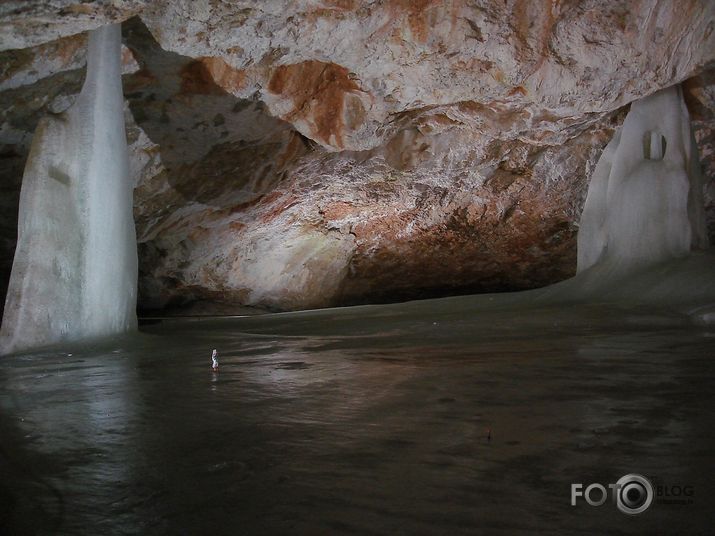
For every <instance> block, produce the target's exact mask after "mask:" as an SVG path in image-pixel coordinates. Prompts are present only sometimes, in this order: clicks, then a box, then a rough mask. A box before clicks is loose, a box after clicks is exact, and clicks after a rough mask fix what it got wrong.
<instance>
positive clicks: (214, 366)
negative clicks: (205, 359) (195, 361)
mask: <svg viewBox="0 0 715 536" xmlns="http://www.w3.org/2000/svg"><path fill="white" fill-rule="evenodd" d="M211 368H212V369H214V371H217V370H218V352H217V351H216V349H215V348H214V349H213V351H212V352H211Z"/></svg>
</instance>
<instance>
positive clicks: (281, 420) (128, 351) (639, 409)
mask: <svg viewBox="0 0 715 536" xmlns="http://www.w3.org/2000/svg"><path fill="white" fill-rule="evenodd" d="M410 307H411V306H410V305H409V304H408V305H405V306H403V307H399V306H387V307H384V306H383V307H373V308H353V309H343V310H340V311H322V312H316V313H302V314H291V315H266V316H261V317H252V318H226V319H213V320H210V319H202V320H195V319H171V320H162V321H157V322H154V323H147V324H146V325H144V326H143V327H142V333H141V334H140V335H138V336H135V337H133V338H123V339H121V338H120V339H115V340H113V341H109V342H104V343H101V344H100V343H97V344H95V345H87V346H84V347H75V348H69V347H68V348H63V349H58V350H47V351H43V352H38V353H34V354H27V355H21V356H10V357H5V358H1V359H0V533H1V534H23V533H40V534H92V535H96V534H505V535H506V534H536V533H545V534H568V535H572V534H612V535H613V534H615V535H617V534H712V531H713V530H715V508H713V503H714V501H715V494H714V492H715V485H714V484H713V481H714V476H713V469H715V450H714V448H715V408H714V407H713V401H714V400H715V397H714V396H713V387H715V382H714V381H713V380H714V376H715V362H714V361H713V359H714V358H715V351H714V350H715V344H714V343H715V328H712V327H707V326H705V327H697V326H693V325H691V324H690V323H689V322H688V321H687V319H685V318H684V317H680V316H678V315H677V314H670V313H667V312H656V311H652V310H635V309H634V310H630V309H626V308H620V309H619V308H614V307H608V308H606V307H596V306H591V307H577V306H565V307H561V308H552V309H548V308H544V309H530V310H524V311H519V312H515V311H511V312H508V311H501V312H500V311H492V312H488V313H483V314H476V313H475V314H467V313H465V312H464V311H463V310H459V308H457V309H455V310H454V311H452V312H450V308H449V306H445V308H443V309H442V310H440V311H436V312H435V311H431V310H430V308H429V307H427V306H424V305H422V306H420V307H418V308H416V309H414V310H412V309H410ZM212 348H217V349H218V352H219V358H220V363H221V364H220V370H219V372H217V373H214V372H212V370H211V367H210V364H211V363H210V355H211V349H212ZM70 353H71V354H72V355H68V354H70ZM489 436H490V438H489ZM627 473H639V474H642V475H645V476H648V477H650V478H651V479H652V480H654V481H655V482H656V483H658V484H660V485H662V486H663V489H665V488H666V487H668V489H670V490H671V491H672V490H675V491H677V489H683V487H685V486H690V487H692V488H688V489H692V491H693V494H692V496H690V497H688V499H689V500H690V501H691V504H678V501H674V500H672V497H663V496H661V497H658V496H656V498H655V500H654V503H653V504H652V505H651V507H650V508H649V509H648V510H647V511H646V512H645V513H643V514H639V515H635V516H629V515H625V514H623V513H621V512H620V511H619V510H618V509H617V508H616V506H615V505H614V504H613V503H612V502H611V501H610V500H609V501H607V502H606V504H604V505H603V506H600V507H593V506H589V505H587V504H586V503H585V502H584V501H583V499H580V501H579V503H578V504H577V505H576V506H571V504H570V499H571V495H570V493H571V484H572V483H583V484H584V487H585V486H586V485H588V484H590V483H594V482H598V483H602V484H603V485H607V484H608V483H612V482H615V481H616V480H617V479H618V478H620V477H621V476H623V475H625V474H627ZM676 486H679V488H677V487H676ZM594 497H595V498H598V496H597V495H595V496H594ZM681 498H682V497H681ZM666 501H668V502H666ZM681 502H684V501H681Z"/></svg>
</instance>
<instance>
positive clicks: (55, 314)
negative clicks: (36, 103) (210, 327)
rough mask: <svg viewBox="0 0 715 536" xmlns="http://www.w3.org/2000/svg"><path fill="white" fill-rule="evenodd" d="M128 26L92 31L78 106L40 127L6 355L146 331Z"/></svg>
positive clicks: (23, 214) (30, 164)
mask: <svg viewBox="0 0 715 536" xmlns="http://www.w3.org/2000/svg"><path fill="white" fill-rule="evenodd" d="M120 46H121V31H120V25H119V24H114V25H107V26H103V27H101V28H99V29H97V30H94V31H91V32H90V36H89V51H88V57H87V74H86V78H85V81H84V85H83V87H82V91H81V93H80V94H79V96H78V98H77V100H76V102H75V103H74V104H73V105H72V106H71V107H70V108H69V109H68V110H66V111H65V112H63V113H61V114H57V115H54V116H48V117H45V118H44V119H43V120H42V121H41V122H40V124H39V126H38V128H37V130H36V132H35V135H34V138H33V142H32V148H31V151H30V155H29V157H28V161H27V164H26V166H25V172H24V175H23V180H22V191H21V195H20V209H19V222H18V245H17V250H16V253H15V258H14V263H13V267H12V275H11V278H10V286H9V290H8V294H7V298H6V303H5V314H4V318H3V323H2V332H1V335H0V340H1V345H2V346H1V348H2V351H3V353H7V352H14V351H20V350H25V349H29V348H33V347H38V346H44V345H48V344H52V343H57V342H62V341H78V340H84V339H89V338H94V337H101V336H106V335H113V334H117V333H122V332H126V331H128V330H132V329H135V328H136V325H137V318H136V288H137V253H136V237H135V232H134V221H133V217H132V185H131V184H130V182H129V177H128V155H127V142H126V136H125V129H124V111H123V108H124V99H123V95H122V80H121V69H120Z"/></svg>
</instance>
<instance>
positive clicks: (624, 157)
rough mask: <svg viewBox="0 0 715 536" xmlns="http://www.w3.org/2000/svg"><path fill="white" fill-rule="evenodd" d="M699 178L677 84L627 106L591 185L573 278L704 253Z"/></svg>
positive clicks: (686, 113)
mask: <svg viewBox="0 0 715 536" xmlns="http://www.w3.org/2000/svg"><path fill="white" fill-rule="evenodd" d="M702 195H703V194H702V178H701V174H700V164H699V161H698V156H697V149H696V147H695V141H694V139H693V135H692V132H691V128H690V120H689V117H688V111H687V108H686V107H685V103H684V101H683V97H682V93H681V90H680V87H679V86H673V87H670V88H668V89H665V90H662V91H659V92H657V93H655V94H653V95H651V96H649V97H646V98H644V99H641V100H639V101H636V102H634V103H633V104H632V105H631V109H630V112H629V113H628V116H627V117H626V119H625V121H624V123H623V127H622V128H621V130H620V131H619V132H617V133H616V135H615V136H614V138H613V140H611V142H610V143H609V144H608V146H607V147H606V149H605V150H604V152H603V155H602V156H601V158H600V160H599V162H598V164H597V166H596V169H595V171H594V174H593V178H592V179H591V184H590V187H589V190H588V196H587V198H586V204H585V206H584V210H583V214H582V216H581V226H580V229H579V235H578V268H577V271H578V272H582V271H584V270H586V269H588V268H590V267H592V266H594V265H597V264H599V265H606V266H608V267H609V268H610V269H611V270H612V271H613V272H616V273H619V274H623V273H626V272H629V271H631V270H633V269H637V268H639V267H642V266H644V265H648V264H655V263H658V262H660V261H665V260H668V259H672V258H676V257H682V256H684V255H686V254H688V252H689V251H690V250H691V248H698V247H702V248H705V247H707V244H708V239H707V234H706V229H705V218H704V212H703V199H702Z"/></svg>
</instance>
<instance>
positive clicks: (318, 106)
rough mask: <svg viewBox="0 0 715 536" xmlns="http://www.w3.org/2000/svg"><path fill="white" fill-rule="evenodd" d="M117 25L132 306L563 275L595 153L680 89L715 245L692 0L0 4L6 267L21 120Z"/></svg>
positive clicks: (61, 94) (0, 182) (704, 80)
mask: <svg viewBox="0 0 715 536" xmlns="http://www.w3.org/2000/svg"><path fill="white" fill-rule="evenodd" d="M125 19H127V20H126V22H125V23H124V30H123V32H124V45H125V49H124V53H123V54H124V55H123V65H124V73H125V74H124V94H125V98H126V99H127V124H128V140H129V144H130V156H131V165H132V173H133V178H134V181H135V184H136V188H135V220H136V222H137V233H138V240H139V254H140V306H141V307H143V308H147V309H152V308H164V307H172V306H177V305H186V304H188V303H191V302H192V301H196V300H204V301H206V300H208V301H211V302H212V303H216V302H223V303H224V304H229V305H230V306H237V305H252V306H261V307H268V308H272V309H299V308H306V307H323V306H330V305H336V304H348V303H367V302H374V301H390V300H398V299H410V298H418V297H427V296H439V295H446V294H454V293H465V292H481V291H500V290H514V289H522V288H529V287H534V286H540V285H545V284H548V283H551V282H554V281H557V280H560V279H564V278H566V277H569V276H570V275H572V274H573V272H574V270H575V259H576V251H575V247H576V244H575V235H576V232H577V225H578V221H579V216H580V212H581V209H582V204H583V199H584V196H585V193H586V190H587V188H588V181H589V179H590V176H591V172H592V170H593V167H594V165H595V162H596V161H597V160H598V157H599V156H600V154H601V151H602V149H603V147H604V146H605V144H606V143H607V142H608V141H609V140H610V138H611V137H612V135H613V132H614V129H615V128H617V127H618V126H619V125H620V123H621V122H622V120H623V117H624V114H625V111H627V108H628V104H629V103H630V102H631V101H633V100H635V99H638V98H640V97H643V96H646V95H649V94H651V93H653V92H655V91H657V90H659V89H661V88H664V87H668V86H670V85H672V84H675V83H679V82H684V86H683V87H684V94H685V97H686V102H687V104H688V107H689V109H690V112H691V116H692V118H693V127H694V133H695V137H696V140H697V142H698V146H699V149H700V152H701V159H702V164H703V171H704V175H705V179H706V184H705V189H706V203H707V204H708V206H707V214H708V218H709V232H710V236H711V240H712V237H713V236H715V204H714V203H713V199H715V153H714V148H713V129H715V113H714V112H715V99H714V98H713V95H715V81H714V79H713V73H714V72H715V66H714V62H715V32H714V31H713V30H714V29H715V4H713V3H712V2H709V1H707V0H699V1H697V0H686V1H683V2H669V1H656V0H653V1H642V2H641V1H638V2H631V1H628V2H626V1H615V0H612V1H609V2H602V1H600V0H599V1H596V0H580V1H561V2H559V1H551V0H548V1H541V2H523V1H507V2H503V1H496V0H484V1H479V2H458V1H453V2H436V1H429V0H424V1H423V0H420V1H402V0H392V1H382V2H357V1H352V0H335V1H327V0H326V1H321V2H318V1H307V2H288V1H278V0H269V1H266V2H261V3H256V2H240V1H239V2H231V3H227V2H211V1H209V2H201V3H197V2H191V1H188V0H172V1H162V0H160V1H156V2H142V1H138V0H137V1H116V0H115V1H95V2H84V3H81V4H78V3H73V2H67V1H62V0H57V1H29V2H6V3H4V4H3V6H2V7H0V26H2V28H3V32H2V39H0V48H2V49H5V50H4V51H3V52H0V55H2V70H1V71H0V144H2V145H0V149H1V152H0V156H2V160H1V161H2V163H3V165H2V168H1V169H0V187H1V188H3V193H4V195H3V203H4V207H3V208H4V209H5V210H3V214H5V216H4V217H3V220H2V221H1V222H0V223H1V224H2V237H0V238H2V241H3V242H2V246H3V251H4V253H3V258H2V260H3V263H4V264H3V266H1V267H0V268H2V269H3V270H5V271H7V272H8V273H9V263H10V262H11V251H12V248H13V246H14V238H13V234H14V226H15V221H16V220H15V218H16V214H15V213H14V212H15V211H16V203H17V193H18V190H19V184H20V177H21V174H22V167H23V165H24V159H25V157H26V153H27V148H28V147H29V140H30V139H31V136H32V132H33V131H34V127H35V125H36V123H37V120H38V119H39V117H41V116H42V115H43V114H46V113H53V112H54V113H56V112H59V111H62V110H63V109H65V108H66V107H68V106H69V105H70V104H71V103H72V101H73V98H74V96H75V95H76V93H77V91H78V89H79V85H80V84H81V80H82V66H83V64H84V50H85V46H84V42H85V40H86V37H85V36H84V34H82V33H81V32H83V31H85V30H87V29H89V28H92V27H95V26H98V25H101V24H104V23H107V22H109V21H115V20H125ZM4 277H7V276H6V275H5V276H4ZM222 307H223V306H222ZM209 310H218V309H217V307H213V309H212V308H211V307H209ZM221 310H222V311H223V310H225V309H224V308H222V309H221Z"/></svg>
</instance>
